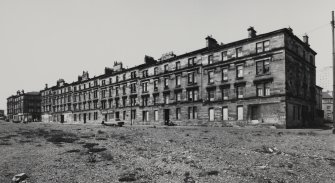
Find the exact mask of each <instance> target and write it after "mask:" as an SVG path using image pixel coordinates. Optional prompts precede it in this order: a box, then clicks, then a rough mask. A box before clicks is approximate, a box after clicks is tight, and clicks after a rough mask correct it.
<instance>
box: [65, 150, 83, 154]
mask: <svg viewBox="0 0 335 183" xmlns="http://www.w3.org/2000/svg"><path fill="white" fill-rule="evenodd" d="M78 152H80V149H71V150H68V151H66V152H65V153H78Z"/></svg>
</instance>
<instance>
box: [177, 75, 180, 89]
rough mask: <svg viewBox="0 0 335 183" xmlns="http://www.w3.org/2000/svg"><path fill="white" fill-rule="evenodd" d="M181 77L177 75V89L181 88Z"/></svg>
mask: <svg viewBox="0 0 335 183" xmlns="http://www.w3.org/2000/svg"><path fill="white" fill-rule="evenodd" d="M180 77H181V76H180V75H176V87H179V86H180Z"/></svg>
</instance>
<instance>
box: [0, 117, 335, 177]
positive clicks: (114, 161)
mask: <svg viewBox="0 0 335 183" xmlns="http://www.w3.org/2000/svg"><path fill="white" fill-rule="evenodd" d="M334 152H335V135H332V134H331V130H318V129H314V130H311V129H308V130H306V129H305V130H283V129H264V128H262V129H261V128H254V127H253V128H251V127H244V128H217V127H216V128H213V127H152V126H151V127H150V126H136V127H134V126H133V127H129V126H126V127H104V126H101V125H68V124H47V123H30V124H15V123H8V122H2V121H1V122H0V182H1V183H6V182H10V181H11V179H12V177H13V176H14V175H16V174H18V173H22V172H24V173H26V174H27V175H28V176H29V178H28V179H27V182H30V183H32V182H34V183H35V182H41V183H46V182H62V183H67V182H69V183H70V182H71V183H72V182H87V183H92V182H143V183H144V182H157V183H164V182H178V183H182V182H189V183H191V182H215V183H217V182H229V183H234V182H266V183H268V182H304V183H306V182H322V183H326V182H335V156H334V155H335V154H334Z"/></svg>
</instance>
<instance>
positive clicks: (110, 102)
mask: <svg viewBox="0 0 335 183" xmlns="http://www.w3.org/2000/svg"><path fill="white" fill-rule="evenodd" d="M89 105H90V103H89ZM112 105H113V100H108V106H109V108H112Z"/></svg>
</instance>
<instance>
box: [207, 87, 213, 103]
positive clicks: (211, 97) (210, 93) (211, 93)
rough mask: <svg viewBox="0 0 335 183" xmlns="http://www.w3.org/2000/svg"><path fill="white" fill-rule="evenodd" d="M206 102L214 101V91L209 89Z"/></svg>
mask: <svg viewBox="0 0 335 183" xmlns="http://www.w3.org/2000/svg"><path fill="white" fill-rule="evenodd" d="M207 92H208V100H209V101H214V99H215V89H209V90H208V91H207Z"/></svg>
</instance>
